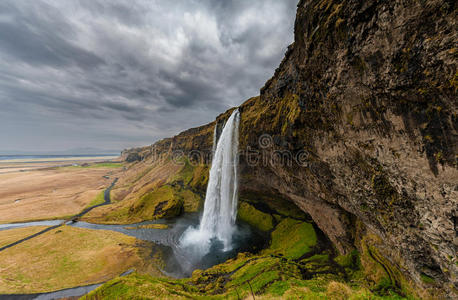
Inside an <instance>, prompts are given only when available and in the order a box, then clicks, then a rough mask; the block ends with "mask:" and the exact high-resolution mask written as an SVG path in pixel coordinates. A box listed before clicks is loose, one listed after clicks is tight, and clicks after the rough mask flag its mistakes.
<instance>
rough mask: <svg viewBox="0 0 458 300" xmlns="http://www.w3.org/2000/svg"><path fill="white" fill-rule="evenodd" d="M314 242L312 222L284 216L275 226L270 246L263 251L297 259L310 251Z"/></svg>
mask: <svg viewBox="0 0 458 300" xmlns="http://www.w3.org/2000/svg"><path fill="white" fill-rule="evenodd" d="M316 244H317V235H316V232H315V229H314V228H313V225H312V224H310V223H307V222H303V221H298V220H294V219H290V218H286V219H284V220H283V221H282V222H280V224H278V225H277V227H275V230H274V231H273V232H272V239H271V244H270V247H269V248H268V249H266V250H265V253H274V254H281V255H283V256H285V257H287V258H290V259H297V258H300V257H301V256H303V255H305V254H307V253H309V252H310V251H312V248H313V247H314V246H315V245H316Z"/></svg>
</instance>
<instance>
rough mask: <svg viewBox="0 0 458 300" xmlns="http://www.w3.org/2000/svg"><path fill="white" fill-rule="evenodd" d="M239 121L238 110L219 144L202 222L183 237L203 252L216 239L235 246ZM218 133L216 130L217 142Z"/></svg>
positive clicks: (212, 166) (215, 153)
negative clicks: (233, 243)
mask: <svg viewBox="0 0 458 300" xmlns="http://www.w3.org/2000/svg"><path fill="white" fill-rule="evenodd" d="M239 120H240V113H239V111H238V109H236V110H234V112H233V113H232V115H231V116H230V118H229V119H228V120H227V122H226V124H225V125H224V128H223V131H222V132H221V136H220V138H219V140H218V141H217V143H216V149H215V151H214V157H213V160H212V165H211V169H210V177H209V180H208V185H207V192H206V195H205V204H204V212H203V215H202V219H201V221H200V225H199V227H198V228H188V230H186V231H185V232H184V234H183V236H182V238H181V244H182V245H184V246H188V245H194V246H195V247H198V248H200V250H201V252H202V254H205V253H207V252H208V251H209V248H210V244H211V241H212V240H213V239H215V238H216V239H217V240H219V241H220V242H222V243H223V246H224V251H228V250H231V249H232V236H233V234H234V232H235V228H236V227H235V220H236V217H237V201H238V183H237V179H238V178H237V167H238V143H239V142H238V141H239V133H238V131H239ZM216 132H217V131H216V129H215V138H214V141H216Z"/></svg>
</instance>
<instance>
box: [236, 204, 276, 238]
mask: <svg viewBox="0 0 458 300" xmlns="http://www.w3.org/2000/svg"><path fill="white" fill-rule="evenodd" d="M237 218H238V219H239V220H242V221H244V222H246V223H248V224H250V225H251V226H253V227H255V228H257V229H259V230H261V231H270V230H272V229H273V227H274V218H273V217H272V215H270V214H267V213H263V212H262V211H259V210H257V209H256V208H255V207H254V206H253V205H251V204H249V203H247V202H240V203H239V206H238V215H237Z"/></svg>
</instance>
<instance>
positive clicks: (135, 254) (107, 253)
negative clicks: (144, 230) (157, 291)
mask: <svg viewBox="0 0 458 300" xmlns="http://www.w3.org/2000/svg"><path fill="white" fill-rule="evenodd" d="M41 229H43V228H41ZM37 230H39V228H37V227H32V228H21V229H12V230H4V231H0V243H5V242H9V241H11V239H12V238H22V237H25V236H28V235H29V234H32V233H34V232H35V231H37ZM150 254H151V246H150V245H149V244H147V243H146V242H141V241H139V240H137V239H135V238H134V237H129V236H127V235H124V234H121V233H118V232H112V231H106V230H90V229H82V228H75V227H70V226H61V227H59V228H56V229H54V230H51V231H49V232H46V233H44V234H42V235H40V236H37V237H35V238H33V239H30V240H28V241H25V242H23V243H21V244H19V245H16V246H14V247H12V248H9V249H6V250H4V251H2V252H0V294H6V293H8V294H10V293H37V292H49V291H54V290H59V289H65V288H71V287H75V286H81V285H89V284H94V283H99V282H103V281H106V280H109V279H112V278H113V277H116V276H118V275H120V274H121V273H123V272H125V271H127V270H129V269H136V270H145V269H147V268H151V267H148V265H149V264H150V262H149V261H152V260H151V259H148V260H145V258H146V257H149V255H150ZM149 273H153V274H154V272H151V271H150V272H149ZM156 275H159V273H158V272H157V273H156Z"/></svg>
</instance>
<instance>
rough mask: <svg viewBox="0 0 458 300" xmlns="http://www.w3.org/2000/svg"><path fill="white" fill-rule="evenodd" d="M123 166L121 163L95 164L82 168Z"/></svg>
mask: <svg viewBox="0 0 458 300" xmlns="http://www.w3.org/2000/svg"><path fill="white" fill-rule="evenodd" d="M122 166H123V164H122V163H108V162H107V163H95V164H90V165H89V166H84V167H82V168H121V167H122Z"/></svg>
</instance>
